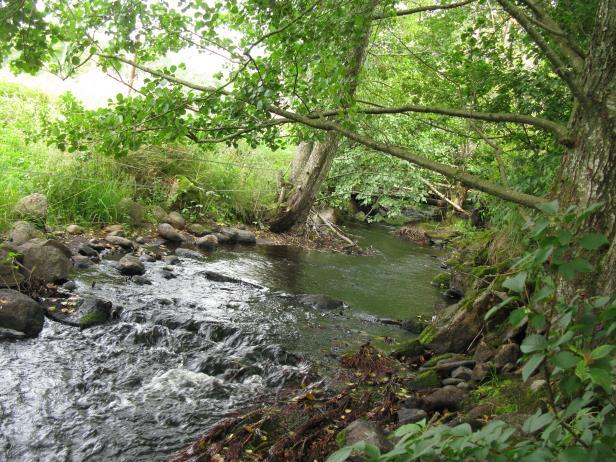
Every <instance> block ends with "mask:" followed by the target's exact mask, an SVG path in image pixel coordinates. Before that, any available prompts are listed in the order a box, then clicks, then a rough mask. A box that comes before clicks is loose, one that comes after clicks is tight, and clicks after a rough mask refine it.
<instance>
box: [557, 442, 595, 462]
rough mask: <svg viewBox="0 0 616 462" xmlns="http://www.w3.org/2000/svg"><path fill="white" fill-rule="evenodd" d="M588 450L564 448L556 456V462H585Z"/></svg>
mask: <svg viewBox="0 0 616 462" xmlns="http://www.w3.org/2000/svg"><path fill="white" fill-rule="evenodd" d="M587 461H588V450H587V449H584V448H581V447H577V446H574V447H571V448H566V449H565V450H564V451H562V452H561V453H560V454H559V455H558V462H587Z"/></svg>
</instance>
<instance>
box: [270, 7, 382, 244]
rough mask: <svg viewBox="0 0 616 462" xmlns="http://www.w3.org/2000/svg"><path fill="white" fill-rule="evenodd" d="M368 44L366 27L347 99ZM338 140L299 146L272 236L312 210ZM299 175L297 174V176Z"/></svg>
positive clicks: (349, 65) (352, 60)
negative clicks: (288, 185)
mask: <svg viewBox="0 0 616 462" xmlns="http://www.w3.org/2000/svg"><path fill="white" fill-rule="evenodd" d="M378 2H379V0H370V2H369V4H368V6H367V8H366V11H365V12H362V14H364V13H365V14H366V17H371V16H372V13H373V12H374V10H375V8H376V5H377V4H378ZM369 42H370V25H369V23H368V25H367V26H366V29H365V30H364V31H363V33H362V35H361V37H360V39H359V41H358V43H357V46H356V47H355V48H354V49H353V51H352V52H351V54H350V56H349V59H348V60H347V62H346V64H345V67H346V70H347V77H346V80H347V86H346V91H347V95H348V96H349V97H350V98H353V97H354V96H355V91H356V90H357V85H358V83H359V73H360V71H361V67H362V65H363V62H364V58H365V55H366V49H367V47H368V44H369ZM339 139H340V136H339V135H338V133H336V132H330V133H328V134H327V135H326V138H325V140H324V141H322V142H316V143H314V144H313V143H305V142H302V143H300V145H299V147H298V149H297V153H296V156H295V159H294V160H293V164H292V166H291V181H292V182H293V189H292V190H291V192H290V195H289V198H288V199H287V201H286V204H287V205H286V207H285V208H284V209H282V210H280V211H279V213H278V216H277V217H276V218H274V220H273V221H272V223H271V224H270V229H271V230H272V231H274V232H276V233H282V232H285V231H288V230H289V229H291V228H292V227H293V226H295V225H301V224H304V223H305V221H306V219H307V218H308V213H309V212H310V209H311V208H312V204H313V202H314V199H315V198H316V196H317V194H318V193H319V190H320V188H321V184H322V183H323V181H324V180H325V178H326V177H327V174H328V173H329V169H330V167H331V165H332V162H333V160H334V157H335V156H336V151H337V149H338V142H339ZM309 147H312V150H311V151H310V155H309V156H308V157H307V158H306V155H307V153H308V148H309ZM298 172H299V173H298Z"/></svg>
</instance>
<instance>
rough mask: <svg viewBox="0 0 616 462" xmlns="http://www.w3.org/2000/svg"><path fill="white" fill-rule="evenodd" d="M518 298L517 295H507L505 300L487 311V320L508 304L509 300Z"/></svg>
mask: <svg viewBox="0 0 616 462" xmlns="http://www.w3.org/2000/svg"><path fill="white" fill-rule="evenodd" d="M516 299H517V297H507V298H506V299H505V300H503V301H502V302H500V303H499V304H498V305H496V306H493V307H492V308H490V310H489V311H488V312H487V313H486V315H485V317H484V319H485V320H486V321H487V320H488V319H490V318H491V317H492V316H494V314H496V313H497V312H498V311H500V310H501V309H502V308H503V307H504V306H507V305H508V304H509V302H511V301H512V300H516Z"/></svg>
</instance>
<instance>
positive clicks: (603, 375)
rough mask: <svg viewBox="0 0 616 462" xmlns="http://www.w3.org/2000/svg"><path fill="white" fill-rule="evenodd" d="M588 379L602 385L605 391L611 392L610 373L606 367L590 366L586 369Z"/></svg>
mask: <svg viewBox="0 0 616 462" xmlns="http://www.w3.org/2000/svg"><path fill="white" fill-rule="evenodd" d="M588 375H590V380H591V382H592V383H594V384H595V385H599V386H600V387H602V388H603V389H604V390H605V391H606V392H607V393H611V392H612V383H613V382H612V374H610V372H609V371H608V370H606V369H603V368H597V367H591V368H589V369H588Z"/></svg>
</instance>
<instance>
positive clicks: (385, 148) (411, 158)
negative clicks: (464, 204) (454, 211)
mask: <svg viewBox="0 0 616 462" xmlns="http://www.w3.org/2000/svg"><path fill="white" fill-rule="evenodd" d="M269 110H270V111H271V112H273V113H275V114H277V115H279V116H281V117H284V118H286V119H290V120H294V121H296V122H298V123H301V124H304V125H307V126H309V127H312V128H316V129H319V130H325V131H335V132H338V133H340V134H341V135H343V136H345V137H347V138H349V139H351V140H353V141H356V142H357V143H359V144H362V145H364V146H366V147H369V148H371V149H374V150H375V151H380V152H384V153H386V154H390V155H393V156H395V157H398V158H400V159H404V160H406V161H408V162H410V163H412V164H415V165H417V166H419V167H423V168H425V169H428V170H431V171H433V172H437V173H440V174H442V175H444V176H446V177H448V178H451V179H454V180H457V181H459V182H460V183H462V184H463V185H465V186H467V187H469V188H472V189H476V190H479V191H483V192H486V193H488V194H491V195H493V196H495V197H499V198H501V199H504V200H506V201H509V202H513V203H516V204H520V205H524V206H527V207H531V208H537V206H538V205H539V204H542V203H544V202H546V199H544V198H542V197H537V196H533V195H530V194H525V193H520V192H517V191H513V190H511V189H509V188H505V187H503V186H499V185H497V184H494V183H492V182H490V181H487V180H484V179H482V178H479V177H477V176H475V175H471V174H470V173H467V172H465V171H463V170H461V169H458V168H455V167H452V166H450V165H446V164H442V163H440V162H436V161H433V160H431V159H426V158H425V157H423V156H418V155H417V154H414V153H412V152H411V151H409V150H408V149H406V148H403V147H400V146H393V145H388V144H384V143H380V142H378V141H376V140H373V139H371V138H368V137H366V136H364V135H361V134H359V133H356V132H354V131H351V130H349V129H347V128H345V127H343V126H341V125H339V124H337V123H334V122H331V121H328V120H324V119H322V118H319V119H314V118H310V117H306V116H302V115H299V114H295V113H293V112H290V111H286V110H284V109H281V108H277V107H270V108H269Z"/></svg>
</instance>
